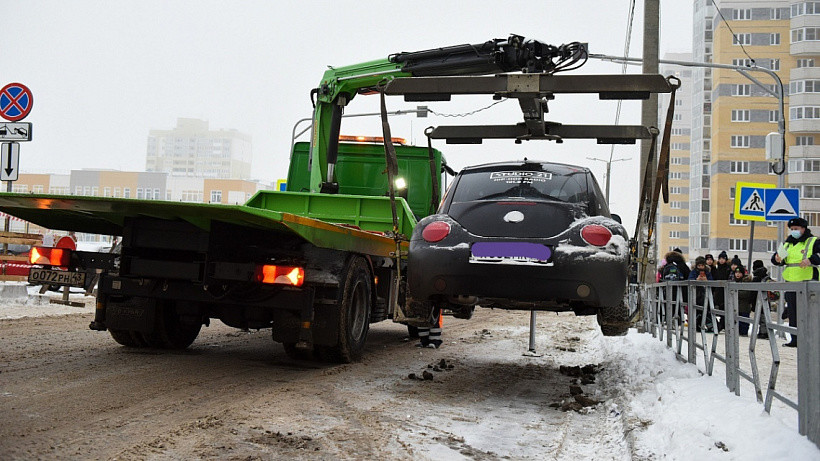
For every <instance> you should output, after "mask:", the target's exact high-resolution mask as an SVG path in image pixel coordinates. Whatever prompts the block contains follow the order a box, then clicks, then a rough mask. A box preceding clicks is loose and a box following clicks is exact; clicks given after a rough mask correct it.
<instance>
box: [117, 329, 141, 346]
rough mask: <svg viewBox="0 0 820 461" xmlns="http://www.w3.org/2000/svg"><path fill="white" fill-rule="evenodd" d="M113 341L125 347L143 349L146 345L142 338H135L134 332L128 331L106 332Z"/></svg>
mask: <svg viewBox="0 0 820 461" xmlns="http://www.w3.org/2000/svg"><path fill="white" fill-rule="evenodd" d="M108 332H109V333H110V334H111V337H112V338H114V341H116V342H117V343H119V344H121V345H123V346H125V347H145V346H146V344H145V342H144V341H143V340H142V338H137V337H136V334H138V333H137V332H136V331H128V330H108Z"/></svg>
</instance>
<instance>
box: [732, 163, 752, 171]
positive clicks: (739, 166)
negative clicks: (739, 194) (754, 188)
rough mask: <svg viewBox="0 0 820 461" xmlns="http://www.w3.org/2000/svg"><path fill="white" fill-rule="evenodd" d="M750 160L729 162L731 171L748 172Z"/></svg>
mask: <svg viewBox="0 0 820 461" xmlns="http://www.w3.org/2000/svg"><path fill="white" fill-rule="evenodd" d="M748 172H749V162H734V161H732V162H729V173H748Z"/></svg>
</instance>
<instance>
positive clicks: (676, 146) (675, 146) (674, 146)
mask: <svg viewBox="0 0 820 461" xmlns="http://www.w3.org/2000/svg"><path fill="white" fill-rule="evenodd" d="M670 147H671V149H672V150H687V149H688V144H686V143H685V142H673V143H672V144H671V146H670ZM678 165H680V163H679V164H678Z"/></svg>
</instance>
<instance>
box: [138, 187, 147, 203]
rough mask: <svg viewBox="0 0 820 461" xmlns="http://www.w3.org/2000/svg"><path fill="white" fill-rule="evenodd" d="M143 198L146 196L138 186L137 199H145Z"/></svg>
mask: <svg viewBox="0 0 820 461" xmlns="http://www.w3.org/2000/svg"><path fill="white" fill-rule="evenodd" d="M143 198H145V197H144V196H143V194H142V188H141V187H138V188H137V200H140V199H143Z"/></svg>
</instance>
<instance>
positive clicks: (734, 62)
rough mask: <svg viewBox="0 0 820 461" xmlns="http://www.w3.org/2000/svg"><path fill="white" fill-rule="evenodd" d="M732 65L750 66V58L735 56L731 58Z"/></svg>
mask: <svg viewBox="0 0 820 461" xmlns="http://www.w3.org/2000/svg"><path fill="white" fill-rule="evenodd" d="M732 65H733V66H743V67H752V60H751V59H749V58H735V59H732Z"/></svg>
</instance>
